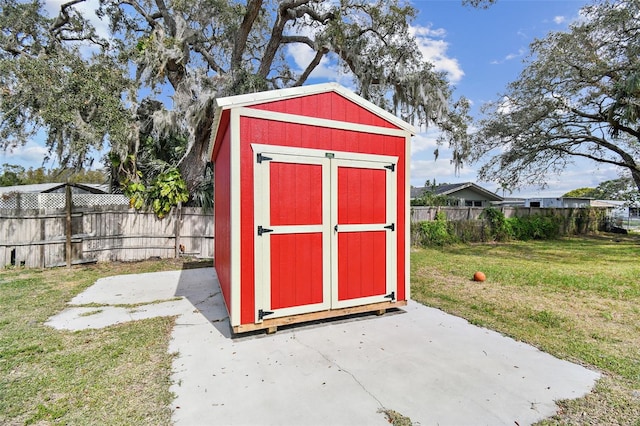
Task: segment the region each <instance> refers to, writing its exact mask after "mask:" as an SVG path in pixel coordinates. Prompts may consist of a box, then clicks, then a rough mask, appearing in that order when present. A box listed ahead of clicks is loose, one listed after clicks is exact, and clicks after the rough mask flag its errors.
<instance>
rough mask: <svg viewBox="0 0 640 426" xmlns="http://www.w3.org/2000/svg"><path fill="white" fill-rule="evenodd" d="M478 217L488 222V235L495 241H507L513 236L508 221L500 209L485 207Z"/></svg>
mask: <svg viewBox="0 0 640 426" xmlns="http://www.w3.org/2000/svg"><path fill="white" fill-rule="evenodd" d="M480 217H481V218H483V219H485V220H486V221H487V222H488V224H489V229H490V230H491V231H490V232H491V234H490V235H491V237H492V238H493V239H494V240H495V241H507V240H509V239H511V238H512V237H513V233H512V232H513V231H512V229H511V226H510V223H509V222H508V221H507V219H506V218H505V217H504V213H502V212H501V211H500V210H498V209H496V208H495V207H487V208H486V209H484V210H483V211H482V215H481V216H480Z"/></svg>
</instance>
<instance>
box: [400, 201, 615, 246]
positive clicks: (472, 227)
mask: <svg viewBox="0 0 640 426" xmlns="http://www.w3.org/2000/svg"><path fill="white" fill-rule="evenodd" d="M495 209H496V210H499V211H500V212H502V214H503V215H504V218H505V219H507V220H508V219H510V218H531V219H533V220H532V221H531V222H529V225H527V226H529V227H534V228H535V227H539V228H545V226H550V224H549V222H548V221H547V222H545V221H544V220H542V221H541V220H536V217H537V219H540V218H552V220H551V222H553V223H554V226H556V227H557V234H558V235H579V234H588V233H592V232H597V231H601V230H606V226H607V215H608V213H609V211H608V209H607V208H603V207H586V208H577V207H576V208H541V207H496V208H495ZM484 211H485V209H484V208H479V207H444V206H442V207H423V206H412V207H411V223H412V227H411V229H412V232H411V239H412V243H414V244H415V243H416V242H417V241H422V240H424V238H421V235H420V232H421V226H419V224H420V223H421V222H432V221H435V220H436V215H437V214H438V213H441V218H442V219H445V218H446V226H447V230H448V231H447V232H450V233H451V234H453V235H454V236H455V237H457V238H458V239H459V240H460V241H466V242H470V241H485V240H486V239H487V238H493V237H492V236H491V232H492V229H491V227H492V225H491V223H490V222H491V221H490V220H489V219H487V218H485V217H483V216H482V213H483V212H484ZM521 230H522V228H521ZM493 231H495V230H493ZM534 233H535V232H534ZM515 234H517V232H515Z"/></svg>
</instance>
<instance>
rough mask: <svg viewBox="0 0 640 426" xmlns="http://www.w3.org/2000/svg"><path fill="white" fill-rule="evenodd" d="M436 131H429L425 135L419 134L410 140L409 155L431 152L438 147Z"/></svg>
mask: <svg viewBox="0 0 640 426" xmlns="http://www.w3.org/2000/svg"><path fill="white" fill-rule="evenodd" d="M437 138H438V130H436V129H429V130H428V131H427V132H426V133H419V134H417V135H415V136H414V137H413V139H412V140H411V155H413V154H417V153H418V152H423V151H427V150H428V151H430V153H433V151H434V150H435V149H436V148H437V147H438V143H437Z"/></svg>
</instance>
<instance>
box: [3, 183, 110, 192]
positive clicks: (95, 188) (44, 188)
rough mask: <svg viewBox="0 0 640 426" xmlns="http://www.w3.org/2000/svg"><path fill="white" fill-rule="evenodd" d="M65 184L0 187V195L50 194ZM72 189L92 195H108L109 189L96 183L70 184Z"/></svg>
mask: <svg viewBox="0 0 640 426" xmlns="http://www.w3.org/2000/svg"><path fill="white" fill-rule="evenodd" d="M65 185H66V183H35V184H31V185H14V186H0V194H8V193H12V192H18V193H21V194H29V193H31V194H44V193H50V192H56V191H57V190H60V189H62V188H64V186H65ZM71 186H72V187H73V188H77V189H79V190H82V191H86V192H90V193H92V194H108V193H109V189H108V187H107V185H103V184H96V183H72V184H71Z"/></svg>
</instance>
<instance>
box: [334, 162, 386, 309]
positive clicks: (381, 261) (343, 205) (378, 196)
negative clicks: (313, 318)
mask: <svg viewBox="0 0 640 426" xmlns="http://www.w3.org/2000/svg"><path fill="white" fill-rule="evenodd" d="M351 157H352V158H351V159H336V160H335V161H333V162H332V182H334V183H335V184H334V189H335V191H334V193H333V199H334V201H333V203H332V204H333V217H332V219H333V222H334V223H335V224H336V225H335V226H334V233H335V235H334V245H333V252H334V253H335V257H334V258H335V259H336V261H335V265H334V268H333V278H332V284H333V291H332V307H334V308H342V307H348V306H354V305H362V304H367V303H376V302H382V301H385V300H395V291H396V280H397V278H396V274H395V263H396V262H395V259H396V249H395V247H396V245H397V244H396V237H395V236H396V234H395V227H396V199H397V198H396V174H395V161H393V162H390V161H389V159H387V157H380V156H374V155H362V154H361V155H357V154H352V155H351Z"/></svg>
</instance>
